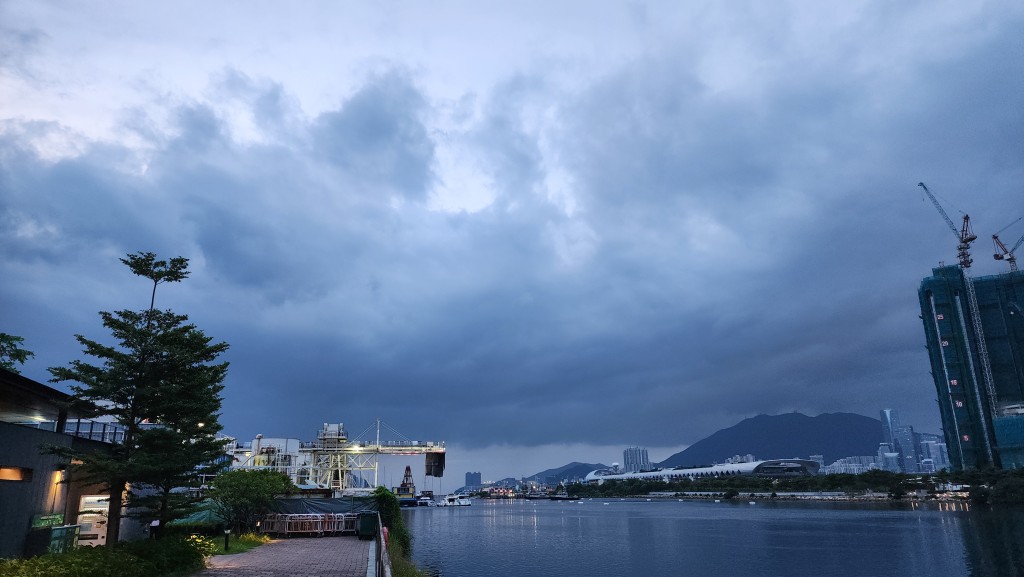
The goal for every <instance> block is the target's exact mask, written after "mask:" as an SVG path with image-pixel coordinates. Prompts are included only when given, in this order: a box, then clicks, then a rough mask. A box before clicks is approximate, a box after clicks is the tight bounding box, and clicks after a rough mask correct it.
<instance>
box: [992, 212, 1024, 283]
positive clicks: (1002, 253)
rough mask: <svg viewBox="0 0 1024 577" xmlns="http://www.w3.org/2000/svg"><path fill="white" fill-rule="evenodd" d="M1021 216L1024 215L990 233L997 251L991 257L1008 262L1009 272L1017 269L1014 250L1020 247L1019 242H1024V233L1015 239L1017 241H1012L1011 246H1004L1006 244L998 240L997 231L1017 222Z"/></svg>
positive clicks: (1001, 230)
mask: <svg viewBox="0 0 1024 577" xmlns="http://www.w3.org/2000/svg"><path fill="white" fill-rule="evenodd" d="M1022 218H1024V216H1022V217H1020V218H1018V219H1017V220H1015V221H1013V222H1011V223H1010V224H1008V225H1006V226H1004V227H1003V228H1001V229H1000V230H999V232H997V233H995V234H993V235H992V244H994V245H995V246H996V250H997V251H999V252H997V253H996V254H994V255H992V258H994V259H996V260H1005V261H1006V262H1008V263H1009V264H1010V272H1014V271H1016V270H1017V257H1016V256H1014V252H1015V251H1016V250H1017V249H1018V248H1020V245H1021V244H1024V235H1021V237H1020V238H1019V239H1017V242H1016V243H1014V245H1013V248H1006V245H1005V244H1003V241H1001V240H999V233H1000V232H1003V231H1004V230H1006V229H1008V228H1010V227H1011V226H1013V225H1015V224H1017V223H1018V222H1020V220H1021V219H1022Z"/></svg>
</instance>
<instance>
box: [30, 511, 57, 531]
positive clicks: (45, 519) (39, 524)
mask: <svg viewBox="0 0 1024 577" xmlns="http://www.w3.org/2000/svg"><path fill="white" fill-rule="evenodd" d="M63 524H64V514H63V513H53V514H50V515H32V528H33V529H42V528H43V527H56V526H58V525H63Z"/></svg>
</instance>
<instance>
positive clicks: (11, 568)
mask: <svg viewBox="0 0 1024 577" xmlns="http://www.w3.org/2000/svg"><path fill="white" fill-rule="evenodd" d="M199 539H204V538H202V537H200V538H199ZM211 543H212V541H211ZM205 564H206V555H205V554H204V553H203V552H202V550H201V548H200V547H199V546H198V544H197V543H196V542H193V541H189V540H187V539H161V540H159V541H152V540H150V541H134V542H131V543H119V544H118V545H116V546H114V547H79V548H77V549H75V550H73V551H69V552H67V553H59V554H54V555H43V556H42V557H36V558H33V559H16V560H11V561H0V577H44V576H51V575H60V576H62V577H160V576H163V575H173V574H186V573H191V572H193V571H197V570H199V569H202V568H203V566H204V565H205Z"/></svg>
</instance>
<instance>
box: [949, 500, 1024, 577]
mask: <svg viewBox="0 0 1024 577" xmlns="http://www.w3.org/2000/svg"><path fill="white" fill-rule="evenodd" d="M960 526H961V529H962V531H963V532H962V534H963V543H964V548H965V549H966V552H967V558H968V563H969V565H970V568H971V572H970V575H971V576H972V577H990V576H992V577H1002V576H1010V575H1013V576H1024V510H1021V509H1017V510H997V511H974V512H972V513H970V514H969V515H967V516H966V517H965V518H964V519H963V522H962V523H961V524H960Z"/></svg>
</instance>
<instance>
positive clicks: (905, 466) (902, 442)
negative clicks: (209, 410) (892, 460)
mask: <svg viewBox="0 0 1024 577" xmlns="http://www.w3.org/2000/svg"><path fill="white" fill-rule="evenodd" d="M892 436H893V438H894V439H895V440H896V447H895V449H896V452H897V453H899V454H900V464H901V465H902V467H901V468H902V470H903V472H904V473H917V472H918V470H917V462H918V454H917V453H918V451H917V443H916V442H914V427H911V426H909V425H906V426H904V425H900V426H899V427H896V429H895V430H894V431H893V433H892Z"/></svg>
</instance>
